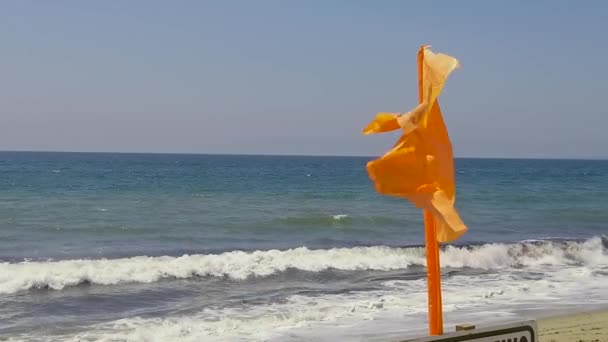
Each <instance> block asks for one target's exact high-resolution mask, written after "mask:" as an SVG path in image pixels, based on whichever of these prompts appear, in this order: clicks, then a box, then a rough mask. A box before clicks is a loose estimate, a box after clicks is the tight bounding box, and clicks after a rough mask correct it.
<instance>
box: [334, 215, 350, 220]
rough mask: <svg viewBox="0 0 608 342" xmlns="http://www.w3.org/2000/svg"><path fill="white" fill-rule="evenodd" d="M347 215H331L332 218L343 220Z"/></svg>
mask: <svg viewBox="0 0 608 342" xmlns="http://www.w3.org/2000/svg"><path fill="white" fill-rule="evenodd" d="M347 217H348V215H346V214H338V215H334V216H333V218H334V220H336V221H340V220H343V219H345V218H347Z"/></svg>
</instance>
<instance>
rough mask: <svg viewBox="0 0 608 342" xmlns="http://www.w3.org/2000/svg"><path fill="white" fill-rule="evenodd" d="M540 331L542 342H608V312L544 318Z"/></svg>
mask: <svg viewBox="0 0 608 342" xmlns="http://www.w3.org/2000/svg"><path fill="white" fill-rule="evenodd" d="M538 330H539V333H538V337H539V341H540V342H566V341H568V342H574V341H576V342H604V341H608V310H603V311H593V312H587V313H578V314H573V315H564V316H556V317H549V318H544V319H541V320H539V321H538Z"/></svg>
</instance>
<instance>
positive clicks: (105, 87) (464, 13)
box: [0, 0, 608, 158]
mask: <svg viewBox="0 0 608 342" xmlns="http://www.w3.org/2000/svg"><path fill="white" fill-rule="evenodd" d="M606 34H608V4H606V3H605V2H602V1H584V2H583V1H582V2H575V1H536V2H534V3H532V2H529V1H457V2H456V1H420V2H414V1H337V0H336V1H334V0H332V1H242V2H237V1H124V2H122V1H53V2H51V1H46V2H44V1H3V2H1V3H0V56H1V57H0V111H1V115H0V150H63V151H122V152H188V153H190V152H192V153H256V154H257V153H264V154H330V155H369V156H372V155H378V154H381V153H383V152H384V151H385V150H386V149H387V148H388V147H390V146H391V145H392V143H393V142H394V140H395V139H396V136H395V135H390V134H389V135H379V136H372V137H364V136H362V135H361V134H360V132H361V129H362V128H363V126H365V125H366V124H367V123H368V122H369V121H370V120H371V119H372V118H373V117H374V115H375V113H376V112H378V111H401V112H402V111H407V110H409V109H410V108H412V107H413V106H415V104H416V100H417V94H416V91H417V90H416V65H415V62H416V51H417V49H418V47H419V45H420V44H422V43H428V44H431V45H432V46H433V49H434V50H435V51H440V52H445V53H448V54H450V55H453V56H455V57H457V58H458V59H459V60H460V61H461V63H462V68H461V69H459V70H457V71H456V72H455V73H454V74H453V76H451V78H450V79H449V81H448V83H447V85H446V88H445V90H444V92H443V94H442V96H441V98H440V102H441V103H442V109H443V112H444V117H445V119H446V121H447V124H448V129H449V131H450V136H451V137H452V142H453V144H454V149H455V154H456V155H457V156H478V157H579V158H606V157H608V134H605V130H606V129H607V128H608V115H607V114H608V113H607V110H606V107H605V106H606V105H605V104H604V101H603V100H604V99H605V98H606V96H607V95H606V92H607V91H608V86H607V85H606V78H607V77H608V71H607V70H608V68H607V67H606V65H607V62H606V58H607V55H608V38H606Z"/></svg>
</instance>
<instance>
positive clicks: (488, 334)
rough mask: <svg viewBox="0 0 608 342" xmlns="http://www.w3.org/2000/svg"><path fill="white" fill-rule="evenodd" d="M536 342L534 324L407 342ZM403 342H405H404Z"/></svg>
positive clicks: (522, 323)
mask: <svg viewBox="0 0 608 342" xmlns="http://www.w3.org/2000/svg"><path fill="white" fill-rule="evenodd" d="M460 341H474V342H538V336H537V334H536V322H534V321H529V322H521V323H514V324H507V325H500V326H495V327H489V328H483V329H474V330H467V331H459V332H456V333H451V334H444V335H441V336H433V337H423V338H418V339H415V340H407V342H460ZM404 342H405V341H404Z"/></svg>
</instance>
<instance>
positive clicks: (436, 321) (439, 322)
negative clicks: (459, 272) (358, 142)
mask: <svg viewBox="0 0 608 342" xmlns="http://www.w3.org/2000/svg"><path fill="white" fill-rule="evenodd" d="M423 59H424V46H423V47H421V48H420V51H419V52H418V103H422V102H423V101H424V98H423V90H422V70H423V66H422V63H423ZM424 235H425V240H426V241H425V242H426V273H427V289H428V307H429V335H441V334H443V305H442V303H441V267H440V264H439V243H438V242H437V231H436V229H435V218H434V217H433V214H432V213H431V212H430V211H429V210H425V211H424Z"/></svg>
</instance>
